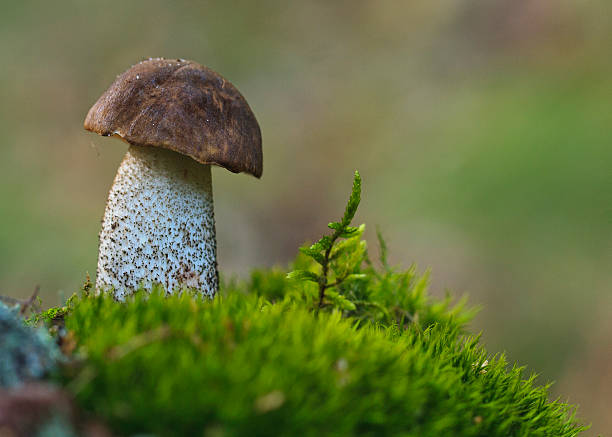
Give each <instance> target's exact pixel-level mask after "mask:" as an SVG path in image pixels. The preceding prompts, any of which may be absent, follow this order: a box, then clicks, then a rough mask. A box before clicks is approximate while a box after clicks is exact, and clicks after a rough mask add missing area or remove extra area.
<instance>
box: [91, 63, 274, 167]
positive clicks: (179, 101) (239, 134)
mask: <svg viewBox="0 0 612 437" xmlns="http://www.w3.org/2000/svg"><path fill="white" fill-rule="evenodd" d="M84 126H85V129H87V130H89V131H91V132H95V133H98V134H100V135H104V136H111V135H117V136H119V137H121V138H122V139H124V140H125V141H127V142H128V143H130V144H134V145H138V146H152V147H161V148H164V149H169V150H173V151H175V152H178V153H181V154H183V155H186V156H189V157H191V158H193V159H194V160H195V161H197V162H199V163H201V164H214V165H218V166H221V167H224V168H226V169H228V170H229V171H231V172H234V173H240V172H246V173H250V174H252V175H253V176H255V177H257V178H259V177H261V174H262V171H263V155H262V150H261V131H260V129H259V124H258V123H257V120H256V119H255V115H254V114H253V111H251V108H250V107H249V105H248V103H247V102H246V100H245V98H244V97H243V96H242V94H240V92H239V91H238V90H237V89H236V87H234V85H232V84H231V82H229V81H228V80H226V79H224V78H223V77H222V76H221V75H220V74H218V73H216V72H214V71H212V70H211V69H209V68H207V67H204V66H203V65H200V64H198V63H196V62H193V61H186V60H182V59H163V58H156V59H149V60H146V61H143V62H141V63H139V64H136V65H134V66H133V67H132V68H130V69H129V70H127V71H126V72H125V73H123V74H121V75H120V76H118V77H117V79H116V80H115V82H113V84H112V85H111V86H110V87H109V88H108V90H106V92H105V93H104V94H102V96H101V97H100V98H99V99H98V101H97V102H96V103H95V105H93V106H92V107H91V109H90V110H89V113H88V114H87V117H86V118H85V123H84Z"/></svg>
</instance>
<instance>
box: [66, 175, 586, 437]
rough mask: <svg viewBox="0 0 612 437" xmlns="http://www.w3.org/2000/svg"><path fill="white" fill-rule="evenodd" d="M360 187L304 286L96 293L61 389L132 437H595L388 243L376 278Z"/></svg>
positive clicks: (305, 253)
mask: <svg viewBox="0 0 612 437" xmlns="http://www.w3.org/2000/svg"><path fill="white" fill-rule="evenodd" d="M359 182H360V179H359V175H358V174H356V178H355V183H354V185H353V192H352V195H351V198H350V201H349V205H348V207H347V209H346V213H345V215H344V217H343V219H342V220H341V221H340V222H335V223H331V224H330V228H331V229H332V230H333V233H332V236H331V237H330V236H328V237H323V239H321V240H319V242H318V243H315V244H314V245H311V246H307V247H306V248H304V249H302V251H301V252H302V253H301V254H300V256H298V258H297V260H296V261H295V263H294V265H293V269H292V272H291V273H290V274H289V275H287V273H286V272H283V271H280V270H270V271H256V272H254V273H253V274H252V276H251V279H250V281H247V282H236V281H235V282H232V283H229V284H225V285H224V286H223V287H222V293H220V295H219V296H217V297H216V298H215V299H214V300H212V301H208V300H201V299H200V298H198V297H196V296H195V295H194V294H193V293H189V292H187V291H185V292H183V293H182V294H180V295H172V296H168V295H167V294H166V293H165V292H164V290H162V289H154V290H153V291H152V292H151V293H147V292H145V291H144V290H139V291H137V292H136V293H135V294H134V296H133V297H132V298H131V299H130V300H129V301H128V302H126V303H118V302H115V301H114V300H113V299H112V297H110V295H108V294H102V295H101V296H94V295H93V294H91V293H90V292H89V288H90V285H89V283H88V282H87V283H86V285H85V286H84V287H83V292H82V293H81V296H80V297H73V298H71V299H70V300H69V302H68V303H67V305H66V311H65V315H64V320H65V328H66V330H67V332H68V334H66V335H68V336H69V338H70V340H69V341H72V342H75V343H74V347H71V348H69V349H71V350H72V353H73V355H74V357H75V359H76V360H75V364H73V365H71V366H69V367H65V368H64V370H63V372H61V374H59V375H58V380H59V382H61V383H62V384H64V385H65V386H66V387H67V388H68V389H69V390H70V391H71V392H72V393H73V394H74V395H75V397H76V400H77V403H78V404H79V405H80V406H81V407H82V408H83V409H84V410H86V411H88V412H91V413H93V414H95V415H97V416H99V417H101V418H102V419H104V420H105V421H106V422H107V423H108V424H109V425H110V426H111V428H113V429H114V430H115V431H116V432H118V433H120V434H122V435H130V434H135V433H143V432H147V433H154V434H157V435H224V436H239V435H248V436H256V435H270V433H273V434H275V435H376V436H379V435H393V436H396V435H406V436H440V435H453V436H527V435H529V436H574V435H577V434H578V433H580V432H581V431H582V430H583V429H584V427H582V426H580V425H579V424H578V423H577V422H576V420H575V419H574V416H573V413H572V408H571V407H570V406H568V405H565V404H563V403H560V402H558V401H552V402H549V400H548V398H547V387H537V386H536V385H535V384H534V378H533V377H530V378H525V377H524V375H523V372H522V369H521V368H518V367H512V368H510V369H509V368H508V366H507V363H506V361H505V359H504V357H503V356H499V355H498V356H490V355H488V354H487V352H486V351H485V350H484V349H483V347H482V346H480V345H479V343H478V340H479V338H478V336H470V335H467V334H466V323H467V322H468V321H469V319H470V318H471V316H472V315H473V310H469V309H466V308H465V306H464V304H463V303H461V304H460V305H456V306H454V307H453V306H451V305H450V301H449V299H450V298H447V299H445V300H442V301H435V300H432V299H430V298H429V297H428V296H427V293H426V288H427V275H425V276H422V277H419V276H418V275H416V273H415V271H414V269H413V268H411V269H409V270H408V271H405V272H395V271H394V270H393V269H392V268H391V267H390V266H389V265H388V264H387V261H386V249H385V245H384V241H383V240H382V238H381V237H379V238H380V242H381V246H382V247H381V249H382V250H381V257H380V258H381V259H380V264H381V267H380V268H377V267H375V263H374V262H373V261H372V260H370V258H369V256H368V253H367V247H366V244H365V242H363V241H362V240H361V233H362V231H363V226H360V227H351V226H350V221H351V219H352V217H353V215H354V213H355V210H356V208H357V205H358V203H359V194H360V183H359ZM287 276H289V277H287ZM321 290H322V291H321ZM64 341H66V340H64Z"/></svg>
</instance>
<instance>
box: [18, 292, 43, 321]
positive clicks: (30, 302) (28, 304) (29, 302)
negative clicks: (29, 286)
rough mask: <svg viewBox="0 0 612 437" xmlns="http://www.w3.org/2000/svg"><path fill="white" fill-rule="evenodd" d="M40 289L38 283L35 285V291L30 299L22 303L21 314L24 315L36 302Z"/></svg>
mask: <svg viewBox="0 0 612 437" xmlns="http://www.w3.org/2000/svg"><path fill="white" fill-rule="evenodd" d="M39 291H40V285H37V286H36V287H34V293H32V296H30V298H29V299H28V300H26V301H25V302H23V304H22V305H21V309H20V310H19V314H21V315H22V316H23V315H24V314H25V312H26V310H27V309H28V308H30V307H31V306H32V305H33V304H34V302H35V301H36V297H37V296H38V292H39Z"/></svg>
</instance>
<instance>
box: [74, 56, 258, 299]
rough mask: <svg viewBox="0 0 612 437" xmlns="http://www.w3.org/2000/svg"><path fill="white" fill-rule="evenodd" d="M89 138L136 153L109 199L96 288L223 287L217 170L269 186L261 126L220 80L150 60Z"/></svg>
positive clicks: (121, 293)
mask: <svg viewBox="0 0 612 437" xmlns="http://www.w3.org/2000/svg"><path fill="white" fill-rule="evenodd" d="M84 125H85V129H87V130H89V131H92V132H95V133H98V134H100V135H103V136H116V137H119V138H120V139H122V140H124V141H126V142H127V143H128V144H129V145H130V147H129V149H128V151H127V153H126V155H125V157H124V159H123V162H122V163H121V165H120V167H119V170H118V171H117V175H116V176H115V181H114V183H113V186H112V188H111V189H110V192H109V195H108V201H107V204H106V211H105V213H104V218H103V220H102V230H101V231H100V246H99V253H98V269H97V279H96V289H97V290H98V291H99V290H112V292H113V293H114V296H115V298H116V299H118V300H123V299H124V298H125V297H126V296H127V295H129V294H130V292H131V291H132V290H134V289H136V288H138V287H140V286H144V287H145V288H147V289H150V288H151V287H152V286H153V285H154V284H161V285H163V286H164V287H165V288H166V290H167V292H168V293H172V292H174V291H176V290H179V289H182V288H184V287H189V288H195V289H198V290H199V291H200V292H201V293H202V294H203V295H206V296H209V297H212V296H214V295H215V293H216V291H217V288H218V272H217V260H216V257H217V254H216V252H217V243H216V239H215V219H214V211H213V195H212V181H211V169H210V166H211V165H218V166H221V167H224V168H226V169H227V170H229V171H231V172H234V173H239V172H246V173H249V174H251V175H253V176H255V177H257V178H259V177H261V173H262V169H263V158H262V151H261V132H260V130H259V125H258V124H257V120H256V119H255V116H254V115H253V112H252V111H251V108H250V107H249V105H248V104H247V102H246V100H245V99H244V97H243V96H242V95H241V94H240V92H239V91H238V90H237V89H236V88H235V87H234V86H233V85H232V84H231V83H230V82H229V81H228V80H226V79H224V78H223V77H221V75H219V74H218V73H216V72H214V71H212V70H210V69H209V68H207V67H204V66H202V65H200V64H197V63H196V62H193V61H186V60H181V59H177V60H169V59H163V58H157V59H149V60H146V61H143V62H141V63H139V64H137V65H134V66H133V67H132V68H130V69H129V70H127V71H126V72H125V73H123V74H121V75H120V76H118V77H117V79H116V80H115V82H114V83H113V84H112V85H111V86H110V88H109V89H108V90H107V91H106V92H105V93H104V94H103V95H102V96H101V97H100V99H99V100H98V101H97V102H96V104H95V105H93V107H92V108H91V109H90V110H89V113H88V114H87V118H86V119H85V124H84Z"/></svg>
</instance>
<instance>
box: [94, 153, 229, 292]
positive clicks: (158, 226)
mask: <svg viewBox="0 0 612 437" xmlns="http://www.w3.org/2000/svg"><path fill="white" fill-rule="evenodd" d="M216 252H217V243H216V239H215V218H214V210H213V196H212V180H211V171H210V165H202V164H199V163H197V162H196V161H194V160H193V159H191V158H190V157H188V156H184V155H181V154H179V153H176V152H172V151H169V150H165V149H160V148H156V147H148V146H133V145H132V146H130V148H129V149H128V151H127V153H126V155H125V157H124V159H123V162H122V163H121V166H120V167H119V170H118V171H117V175H116V176H115V181H114V183H113V186H112V188H111V190H110V192H109V195H108V201H107V203H106V211H105V213H104V219H103V221H102V230H101V231H100V248H99V254H98V272H97V279H96V288H97V289H98V291H100V290H109V291H110V290H112V292H113V293H114V296H115V298H116V299H117V300H124V299H125V297H126V296H128V295H130V294H131V292H132V291H133V290H135V289H137V288H139V287H140V286H143V287H144V288H146V289H150V288H151V287H152V286H153V285H154V284H161V285H163V286H164V287H165V289H166V291H167V292H168V293H173V292H176V291H178V290H180V289H182V288H185V287H189V288H195V289H198V290H199V291H200V293H201V294H202V295H205V296H208V297H213V296H214V295H215V293H216V292H217V288H218V273H217V256H216Z"/></svg>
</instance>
